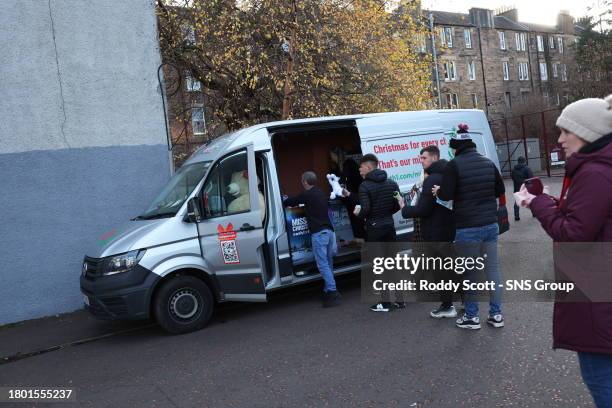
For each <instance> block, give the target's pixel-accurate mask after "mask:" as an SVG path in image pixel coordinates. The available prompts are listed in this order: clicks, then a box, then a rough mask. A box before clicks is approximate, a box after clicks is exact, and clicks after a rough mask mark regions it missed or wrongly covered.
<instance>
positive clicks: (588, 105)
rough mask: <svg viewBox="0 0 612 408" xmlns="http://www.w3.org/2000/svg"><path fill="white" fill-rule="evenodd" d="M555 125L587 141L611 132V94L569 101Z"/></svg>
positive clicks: (590, 141) (592, 140)
mask: <svg viewBox="0 0 612 408" xmlns="http://www.w3.org/2000/svg"><path fill="white" fill-rule="evenodd" d="M557 126H558V127H560V128H563V129H565V130H568V131H570V132H572V133H574V134H575V135H576V136H578V137H579V138H581V139H583V140H585V141H587V142H589V143H592V142H594V141H596V140H597V139H599V138H600V137H602V136H605V135H607V134H609V133H612V94H611V95H608V96H607V97H606V98H604V99H599V98H587V99H581V100H579V101H576V102H573V103H570V104H569V105H567V106H566V107H565V109H563V112H561V116H559V118H558V119H557Z"/></svg>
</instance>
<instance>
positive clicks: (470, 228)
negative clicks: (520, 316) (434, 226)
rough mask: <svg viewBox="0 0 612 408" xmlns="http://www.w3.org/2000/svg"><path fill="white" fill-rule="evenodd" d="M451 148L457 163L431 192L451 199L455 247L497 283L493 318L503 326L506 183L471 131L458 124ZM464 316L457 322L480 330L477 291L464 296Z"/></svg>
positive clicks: (493, 292)
mask: <svg viewBox="0 0 612 408" xmlns="http://www.w3.org/2000/svg"><path fill="white" fill-rule="evenodd" d="M449 146H450V148H451V149H453V150H454V154H455V158H454V159H453V160H451V161H450V162H449V163H448V165H447V166H446V169H445V170H444V176H443V177H442V183H441V184H440V186H434V188H433V189H432V193H434V194H437V196H438V198H440V199H441V200H444V201H448V200H453V210H454V211H455V223H456V226H457V232H456V236H455V243H457V244H459V245H458V248H457V250H459V249H460V248H461V252H462V253H464V254H463V256H466V257H472V258H477V257H485V256H486V258H487V259H486V262H485V269H484V274H485V276H486V280H487V281H493V282H495V289H494V290H491V291H490V301H489V318H488V319H487V323H488V324H490V325H491V326H493V327H504V317H503V315H502V310H501V287H499V286H498V285H499V284H500V283H501V273H500V271H499V267H498V264H497V239H498V236H499V226H498V224H497V207H498V204H497V198H499V197H501V196H502V195H503V194H504V193H505V192H506V188H505V187H504V181H503V179H502V177H501V174H500V173H499V170H498V169H497V167H496V166H495V164H494V163H493V162H492V161H491V160H489V159H488V158H486V157H485V156H483V155H481V154H480V153H478V151H477V150H476V144H474V142H473V141H472V136H471V135H470V134H469V133H468V126H467V125H464V124H460V125H459V130H458V131H457V134H456V135H455V136H453V137H452V138H451V141H450V144H449ZM477 273H478V272H477V271H476V270H473V271H472V272H471V274H470V273H468V276H467V279H469V280H470V281H472V282H477V281H479V280H480V281H481V279H479V278H480V276H477V275H476V274H477ZM465 295H466V301H465V314H464V315H463V316H462V317H461V318H460V319H458V320H457V327H459V328H462V329H480V327H481V326H480V317H479V316H478V302H477V300H476V293H475V292H466V294H465Z"/></svg>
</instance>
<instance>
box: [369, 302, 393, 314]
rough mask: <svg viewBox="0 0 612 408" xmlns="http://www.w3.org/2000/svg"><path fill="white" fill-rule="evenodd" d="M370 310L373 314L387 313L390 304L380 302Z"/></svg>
mask: <svg viewBox="0 0 612 408" xmlns="http://www.w3.org/2000/svg"><path fill="white" fill-rule="evenodd" d="M370 310H371V311H373V312H388V311H389V310H391V303H389V302H380V303H376V304H375V305H372V306H370Z"/></svg>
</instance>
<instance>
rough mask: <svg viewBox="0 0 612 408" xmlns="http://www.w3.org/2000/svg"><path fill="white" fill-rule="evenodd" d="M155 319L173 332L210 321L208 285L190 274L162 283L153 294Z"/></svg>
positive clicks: (212, 305)
mask: <svg viewBox="0 0 612 408" xmlns="http://www.w3.org/2000/svg"><path fill="white" fill-rule="evenodd" d="M154 302H155V319H156V320H157V323H158V324H159V325H160V326H161V327H162V328H163V329H164V330H166V331H167V332H169V333H173V334H182V333H189V332H192V331H196V330H200V329H201V328H203V327H204V326H206V323H208V321H209V320H210V318H211V316H212V312H213V308H214V298H213V295H212V293H211V291H210V289H209V288H208V285H206V283H204V282H203V281H201V280H200V279H198V278H194V277H193V276H178V277H176V278H172V279H170V280H169V281H168V282H166V283H164V284H163V286H162V287H161V288H160V289H159V291H158V292H157V295H156V296H155V300H154Z"/></svg>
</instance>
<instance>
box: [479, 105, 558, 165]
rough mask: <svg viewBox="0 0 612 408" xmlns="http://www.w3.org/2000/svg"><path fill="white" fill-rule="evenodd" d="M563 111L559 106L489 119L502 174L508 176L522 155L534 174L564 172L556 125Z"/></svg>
mask: <svg viewBox="0 0 612 408" xmlns="http://www.w3.org/2000/svg"><path fill="white" fill-rule="evenodd" d="M560 113H561V109H558V108H556V109H549V110H544V111H540V112H533V113H527V114H522V115H516V116H508V117H505V118H502V119H496V120H491V121H489V125H490V126H491V131H492V132H493V139H494V140H495V145H496V147H497V155H498V157H499V164H500V167H501V172H502V175H504V176H509V175H510V172H511V171H512V168H513V167H514V166H515V165H516V163H517V162H518V158H519V157H521V156H523V157H525V159H526V160H527V164H528V165H529V166H530V167H531V169H532V170H533V171H534V172H535V173H537V172H546V174H547V175H548V176H549V177H550V176H562V175H563V174H564V171H565V170H564V164H565V157H564V154H563V150H562V149H561V148H560V145H559V144H558V143H557V139H558V138H559V132H558V129H557V128H556V126H555V122H556V120H557V117H558V116H559V114H560Z"/></svg>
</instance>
